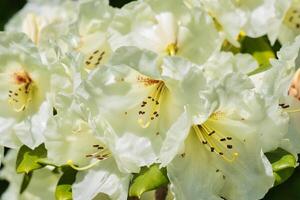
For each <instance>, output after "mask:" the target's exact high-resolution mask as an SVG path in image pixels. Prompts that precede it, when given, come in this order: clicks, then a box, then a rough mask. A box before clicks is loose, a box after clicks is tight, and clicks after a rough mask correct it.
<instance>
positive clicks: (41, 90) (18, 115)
mask: <svg viewBox="0 0 300 200" xmlns="http://www.w3.org/2000/svg"><path fill="white" fill-rule="evenodd" d="M0 40H1V44H0V58H1V59H0V63H1V69H0V70H1V71H0V74H1V78H0V82H1V84H0V85H1V86H0V91H1V100H0V101H1V111H0V116H1V117H0V124H1V138H2V139H1V145H4V146H9V147H17V146H18V145H20V144H21V143H23V144H26V145H28V146H30V147H36V146H37V145H39V144H41V143H42V142H43V140H44V139H43V131H44V130H45V128H46V124H47V120H48V117H49V116H50V115H51V113H52V107H51V104H50V96H49V93H50V76H49V70H48V69H47V66H45V65H43V63H42V62H41V58H40V56H39V53H38V50H37V49H36V48H35V47H34V46H33V44H32V43H31V42H30V41H29V40H28V39H27V38H26V37H25V36H24V35H23V34H6V33H1V37H0Z"/></svg>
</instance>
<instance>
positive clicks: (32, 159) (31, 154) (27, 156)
mask: <svg viewBox="0 0 300 200" xmlns="http://www.w3.org/2000/svg"><path fill="white" fill-rule="evenodd" d="M46 157H47V150H46V148H45V145H44V144H41V145H40V146H38V147H36V148H35V149H33V150H32V149H30V148H29V147H27V146H25V145H23V146H22V147H21V148H20V150H19V152H18V156H17V163H16V170H17V173H27V174H28V173H29V172H31V171H33V170H36V169H40V168H42V167H44V166H45V165H42V164H40V163H39V160H40V159H43V158H46Z"/></svg>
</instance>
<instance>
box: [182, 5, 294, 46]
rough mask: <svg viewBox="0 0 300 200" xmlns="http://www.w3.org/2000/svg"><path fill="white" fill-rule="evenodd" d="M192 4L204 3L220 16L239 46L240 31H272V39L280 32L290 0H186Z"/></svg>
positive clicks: (254, 34) (255, 34)
mask: <svg viewBox="0 0 300 200" xmlns="http://www.w3.org/2000/svg"><path fill="white" fill-rule="evenodd" d="M185 1H186V2H187V4H188V5H191V6H202V7H204V8H205V9H206V10H207V12H208V13H209V14H210V15H211V16H212V17H214V18H215V19H216V21H217V23H218V24H219V25H220V28H221V30H222V31H224V33H225V35H226V38H227V39H228V40H229V41H230V42H231V43H232V44H234V45H235V46H238V45H239V44H238V42H237V41H236V40H237V39H238V35H239V34H240V32H241V31H242V32H244V33H245V34H246V35H248V36H250V37H259V36H262V35H264V34H268V36H269V37H270V40H271V42H275V40H276V37H277V36H278V31H279V29H280V25H281V22H282V20H283V18H284V16H285V12H286V11H287V9H288V8H289V5H290V0H255V1H253V0H242V1H241V0H220V1H218V0H185Z"/></svg>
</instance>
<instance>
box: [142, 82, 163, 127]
mask: <svg viewBox="0 0 300 200" xmlns="http://www.w3.org/2000/svg"><path fill="white" fill-rule="evenodd" d="M157 84H158V86H157V87H156V88H155V90H154V91H153V92H152V94H151V95H149V96H148V97H147V98H146V99H145V100H144V101H142V104H141V106H140V107H141V110H139V111H138V115H139V118H138V123H139V125H140V126H141V127H142V128H148V127H149V126H150V124H151V122H152V121H153V120H155V119H156V118H158V117H159V111H160V102H161V100H162V97H163V95H164V92H165V89H166V87H165V84H164V83H163V82H162V81H159V82H157V83H156V85H157Z"/></svg>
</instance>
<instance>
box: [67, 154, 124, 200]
mask: <svg viewBox="0 0 300 200" xmlns="http://www.w3.org/2000/svg"><path fill="white" fill-rule="evenodd" d="M129 181H130V175H126V174H122V173H120V172H119V171H118V169H117V167H116V164H115V162H114V161H113V160H111V159H107V160H104V161H102V162H101V163H99V164H98V165H97V166H95V167H94V168H92V169H89V170H88V171H87V172H79V173H78V174H77V177H76V182H75V183H74V184H73V186H72V191H73V198H74V200H86V199H93V198H94V197H96V196H97V195H98V194H99V193H104V194H107V195H108V196H110V198H111V199H118V200H126V199H127V191H128V185H129Z"/></svg>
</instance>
